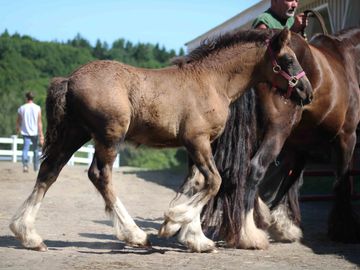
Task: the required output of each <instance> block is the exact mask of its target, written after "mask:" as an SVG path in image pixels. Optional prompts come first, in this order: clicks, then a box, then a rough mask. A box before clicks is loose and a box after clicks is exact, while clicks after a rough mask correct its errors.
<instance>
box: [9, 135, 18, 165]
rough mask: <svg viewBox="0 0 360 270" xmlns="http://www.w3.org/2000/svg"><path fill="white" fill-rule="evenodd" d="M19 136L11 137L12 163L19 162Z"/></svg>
mask: <svg viewBox="0 0 360 270" xmlns="http://www.w3.org/2000/svg"><path fill="white" fill-rule="evenodd" d="M17 137H18V136H17V135H11V138H12V146H11V150H12V162H13V163H16V162H17Z"/></svg>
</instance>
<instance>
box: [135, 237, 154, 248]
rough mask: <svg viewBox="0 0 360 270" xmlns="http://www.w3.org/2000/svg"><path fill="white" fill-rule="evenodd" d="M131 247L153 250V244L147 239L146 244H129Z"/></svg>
mask: <svg viewBox="0 0 360 270" xmlns="http://www.w3.org/2000/svg"><path fill="white" fill-rule="evenodd" d="M129 245H131V246H132V247H138V248H146V249H149V248H152V245H151V242H150V240H149V239H146V241H145V242H144V243H134V244H133V243H129Z"/></svg>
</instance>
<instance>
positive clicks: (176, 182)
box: [123, 170, 187, 191]
mask: <svg viewBox="0 0 360 270" xmlns="http://www.w3.org/2000/svg"><path fill="white" fill-rule="evenodd" d="M123 173H124V174H135V175H136V177H138V178H141V179H144V180H145V181H149V182H152V183H155V184H158V185H161V186H164V187H167V188H170V189H172V190H174V191H178V190H179V187H180V186H181V184H182V183H183V181H184V179H185V177H186V173H187V171H185V170H184V171H173V170H156V171H145V170H144V171H142V170H140V171H139V170H127V171H124V172H123Z"/></svg>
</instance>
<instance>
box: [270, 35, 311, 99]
mask: <svg viewBox="0 0 360 270" xmlns="http://www.w3.org/2000/svg"><path fill="white" fill-rule="evenodd" d="M290 38H291V32H290V31H289V30H288V29H287V28H285V29H284V30H282V31H280V32H278V33H276V34H275V35H274V36H273V37H272V38H271V39H270V40H268V41H267V56H266V57H265V59H266V60H267V64H266V65H265V67H266V71H265V74H266V75H265V77H266V78H267V80H268V82H270V83H271V84H272V86H273V87H276V88H277V89H278V90H280V91H282V92H283V93H284V95H285V96H286V97H287V98H292V99H294V100H296V101H297V102H299V103H301V104H308V103H310V102H311V100H312V86H311V83H310V81H309V80H308V78H307V76H306V74H305V72H304V71H303V69H302V67H301V65H300V63H299V61H298V59H297V58H296V55H295V53H294V51H293V50H292V49H291V48H290V47H289V42H290Z"/></svg>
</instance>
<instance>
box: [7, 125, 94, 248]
mask: <svg viewBox="0 0 360 270" xmlns="http://www.w3.org/2000/svg"><path fill="white" fill-rule="evenodd" d="M67 134H68V137H69V138H71V139H66V140H62V138H61V139H59V140H58V141H55V142H54V143H52V145H50V146H49V149H50V150H49V151H48V155H47V156H46V158H45V159H44V160H43V162H42V163H41V165H40V170H39V174H38V176H37V180H36V183H35V186H34V189H33V191H32V193H31V194H30V196H29V197H28V198H27V199H26V200H25V202H24V203H23V204H22V206H21V207H20V208H19V209H18V211H17V212H16V214H15V215H14V216H13V218H12V220H11V223H10V229H11V231H12V232H13V233H14V235H15V236H16V237H17V238H18V239H19V240H20V241H21V243H22V245H23V246H24V247H26V248H29V249H34V250H38V251H46V250H47V247H46V245H45V244H44V243H43V240H42V238H41V236H40V235H39V234H38V233H37V232H36V230H35V227H34V223H35V219H36V215H37V213H38V210H39V208H40V205H41V202H42V200H43V198H44V196H45V193H46V192H47V190H48V189H49V188H50V186H51V185H52V184H53V183H54V182H55V181H56V179H57V177H58V175H59V173H60V171H61V169H62V168H63V166H64V165H65V164H66V163H67V161H68V160H69V159H70V157H71V156H72V154H73V153H74V152H75V151H76V150H77V149H78V148H79V147H80V146H82V145H83V144H84V143H85V142H87V141H88V140H89V139H90V136H89V135H88V134H87V133H86V132H84V131H82V130H79V129H72V130H70V131H68V133H67Z"/></svg>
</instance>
